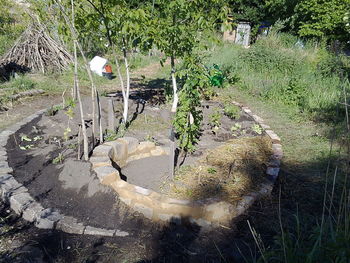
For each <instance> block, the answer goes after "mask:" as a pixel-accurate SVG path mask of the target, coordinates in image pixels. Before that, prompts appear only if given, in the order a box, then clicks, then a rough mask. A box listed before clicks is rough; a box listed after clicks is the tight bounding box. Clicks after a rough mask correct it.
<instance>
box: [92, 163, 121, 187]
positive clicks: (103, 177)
mask: <svg viewBox="0 0 350 263" xmlns="http://www.w3.org/2000/svg"><path fill="white" fill-rule="evenodd" d="M94 171H95V173H96V174H97V177H98V179H99V180H100V182H101V183H102V184H105V185H109V184H111V183H113V182H115V181H117V180H118V179H119V178H120V177H119V172H118V171H117V170H116V169H115V168H113V167H111V166H102V167H96V168H94Z"/></svg>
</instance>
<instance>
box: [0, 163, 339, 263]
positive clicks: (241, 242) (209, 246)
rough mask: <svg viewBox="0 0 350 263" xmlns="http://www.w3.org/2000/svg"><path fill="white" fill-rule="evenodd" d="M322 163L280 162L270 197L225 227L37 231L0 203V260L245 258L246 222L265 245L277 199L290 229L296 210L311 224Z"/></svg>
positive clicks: (250, 244) (275, 226)
mask: <svg viewBox="0 0 350 263" xmlns="http://www.w3.org/2000/svg"><path fill="white" fill-rule="evenodd" d="M327 163H328V160H327V158H326V157H325V158H324V159H322V160H318V161H317V162H313V163H307V164H289V163H284V164H283V165H282V171H281V174H280V178H279V180H278V181H277V183H276V186H275V188H274V190H273V193H272V195H271V196H269V197H266V198H265V199H264V200H260V201H257V202H256V203H255V204H254V205H253V206H252V207H251V208H250V209H249V210H248V211H247V213H246V214H245V215H243V216H241V217H239V218H238V219H236V220H235V221H233V222H231V225H230V226H229V227H219V228H212V229H208V228H205V227H200V226H198V225H195V224H191V223H190V222H189V220H188V219H187V218H182V221H183V222H184V223H183V224H182V225H177V224H175V223H169V224H166V225H159V224H153V223H151V222H150V221H149V220H147V219H144V218H143V217H142V216H141V215H138V214H137V213H136V214H135V216H136V217H139V220H138V221H134V222H138V223H137V225H135V226H134V228H135V231H133V232H132V233H131V235H130V236H128V237H123V238H121V237H116V238H101V237H93V236H81V235H70V234H66V233H62V232H58V231H50V230H39V229H37V228H35V227H34V226H33V225H31V224H28V223H26V222H24V221H23V220H22V219H21V218H19V217H18V216H16V215H14V214H13V213H12V212H10V211H9V207H8V206H6V205H4V204H2V205H1V221H0V223H1V226H0V231H1V236H0V241H1V242H0V243H1V255H0V262H135V263H136V262H137V263H142V262H145V263H146V262H147V263H151V262H246V261H245V260H246V259H247V260H248V262H250V261H252V259H254V258H256V257H258V255H259V253H258V249H257V247H256V244H255V242H254V239H253V237H252V234H251V230H250V229H249V227H248V224H247V221H248V220H249V222H250V224H251V225H252V227H253V228H254V229H255V230H256V232H257V233H259V236H260V238H261V240H263V242H264V244H265V247H268V246H270V245H272V244H273V241H274V239H273V237H274V235H275V234H276V233H278V232H279V222H278V215H279V213H278V206H279V199H280V200H281V215H282V216H281V217H282V223H283V225H284V226H285V227H286V228H293V226H294V225H295V220H294V215H295V214H296V213H297V212H298V213H299V215H300V218H301V220H303V221H304V222H305V225H308V221H310V224H311V223H312V220H311V218H312V217H314V216H318V215H320V213H321V212H322V211H321V210H322V206H321V205H320V203H321V202H322V194H323V185H324V181H323V175H324V172H325V170H326V167H327ZM332 164H334V165H335V163H334V162H332ZM331 168H333V167H331ZM279 196H280V197H279ZM106 216H107V215H106ZM174 221H176V220H175V219H174ZM120 228H121V229H122V228H123V226H120Z"/></svg>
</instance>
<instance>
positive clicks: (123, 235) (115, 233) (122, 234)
mask: <svg viewBox="0 0 350 263" xmlns="http://www.w3.org/2000/svg"><path fill="white" fill-rule="evenodd" d="M128 235H129V233H128V232H125V231H121V230H118V229H117V230H115V232H114V236H115V237H126V236H128Z"/></svg>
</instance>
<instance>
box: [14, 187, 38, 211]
mask: <svg viewBox="0 0 350 263" xmlns="http://www.w3.org/2000/svg"><path fill="white" fill-rule="evenodd" d="M33 202H35V200H34V199H33V198H32V197H31V196H30V195H29V193H27V192H26V193H19V194H16V195H12V196H11V197H10V207H11V208H12V210H13V211H15V212H16V214H18V215H20V214H21V213H22V212H23V210H24V209H25V208H26V207H28V206H29V204H30V203H33Z"/></svg>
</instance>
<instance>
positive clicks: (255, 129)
mask: <svg viewBox="0 0 350 263" xmlns="http://www.w3.org/2000/svg"><path fill="white" fill-rule="evenodd" d="M252 131H253V132H255V133H256V134H259V135H261V134H262V133H263V129H262V128H261V126H260V125H259V124H254V125H253V126H252Z"/></svg>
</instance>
